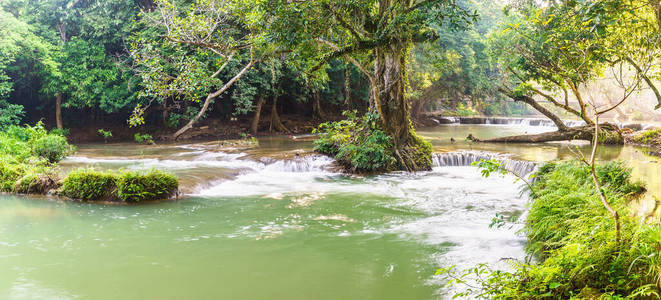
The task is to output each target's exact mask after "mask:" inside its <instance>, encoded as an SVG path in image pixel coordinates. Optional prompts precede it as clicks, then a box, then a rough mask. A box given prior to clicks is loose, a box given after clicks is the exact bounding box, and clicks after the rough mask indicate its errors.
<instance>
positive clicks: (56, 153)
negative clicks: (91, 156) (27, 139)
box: [32, 134, 73, 163]
mask: <svg viewBox="0 0 661 300" xmlns="http://www.w3.org/2000/svg"><path fill="white" fill-rule="evenodd" d="M72 152H73V147H72V146H71V145H69V143H67V138H65V137H63V136H61V135H53V134H50V135H47V136H44V137H41V138H39V139H37V140H35V141H34V142H33V143H32V153H33V154H34V155H36V156H39V157H42V158H44V159H46V160H47V161H48V162H51V163H56V162H59V161H60V160H62V159H63V158H65V157H66V156H67V155H69V154H70V153H72Z"/></svg>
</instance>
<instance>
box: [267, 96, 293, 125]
mask: <svg viewBox="0 0 661 300" xmlns="http://www.w3.org/2000/svg"><path fill="white" fill-rule="evenodd" d="M273 130H277V131H281V132H286V133H291V131H290V130H289V129H288V128H287V127H285V125H284V124H282V121H281V120H280V115H278V95H277V94H276V95H275V96H273V106H272V107H271V124H270V125H269V132H273Z"/></svg>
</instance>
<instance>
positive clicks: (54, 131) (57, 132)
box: [50, 128, 69, 137]
mask: <svg viewBox="0 0 661 300" xmlns="http://www.w3.org/2000/svg"><path fill="white" fill-rule="evenodd" d="M50 134H54V135H59V136H64V137H66V136H68V135H69V129H67V128H53V129H51V130H50Z"/></svg>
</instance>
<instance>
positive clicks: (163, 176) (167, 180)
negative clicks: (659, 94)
mask: <svg viewBox="0 0 661 300" xmlns="http://www.w3.org/2000/svg"><path fill="white" fill-rule="evenodd" d="M178 188H179V182H178V181H177V178H176V177H174V175H172V174H169V173H165V172H161V171H156V170H152V171H151V172H148V173H146V174H142V173H138V172H124V173H122V174H121V175H119V177H118V180H117V196H118V197H119V198H120V199H122V201H124V202H140V201H149V200H159V199H167V198H170V197H172V196H173V195H174V194H175V193H176V192H177V190H178Z"/></svg>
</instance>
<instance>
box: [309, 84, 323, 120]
mask: <svg viewBox="0 0 661 300" xmlns="http://www.w3.org/2000/svg"><path fill="white" fill-rule="evenodd" d="M312 98H313V103H312V115H313V117H314V118H317V119H319V120H324V119H325V116H324V111H323V110H322V109H321V93H320V92H319V91H314V93H313V95H312Z"/></svg>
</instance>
